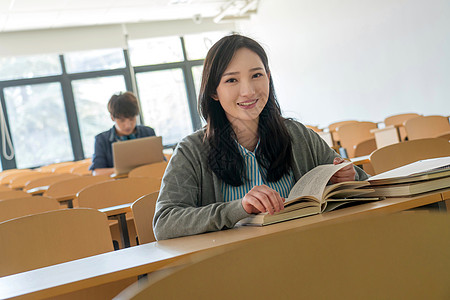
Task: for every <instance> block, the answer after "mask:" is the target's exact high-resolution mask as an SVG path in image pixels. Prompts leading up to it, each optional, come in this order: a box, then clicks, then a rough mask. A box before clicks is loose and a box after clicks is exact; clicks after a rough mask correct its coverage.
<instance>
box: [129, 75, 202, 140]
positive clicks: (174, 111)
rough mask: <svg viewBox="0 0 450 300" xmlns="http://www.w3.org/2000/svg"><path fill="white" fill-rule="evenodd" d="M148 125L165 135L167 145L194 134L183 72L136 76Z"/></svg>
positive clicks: (158, 133)
mask: <svg viewBox="0 0 450 300" xmlns="http://www.w3.org/2000/svg"><path fill="white" fill-rule="evenodd" d="M136 79H137V84H138V88H139V98H140V101H141V106H142V107H141V109H142V114H143V117H144V123H145V125H148V126H151V127H153V128H154V129H155V131H156V135H160V136H163V143H164V145H170V144H174V143H177V142H179V141H180V140H181V139H182V138H183V137H184V136H186V135H187V134H189V133H191V132H192V130H193V128H192V121H191V117H190V113H189V108H188V101H187V95H186V86H185V82H184V77H183V72H182V71H181V69H171V70H164V71H154V72H144V73H138V74H136Z"/></svg>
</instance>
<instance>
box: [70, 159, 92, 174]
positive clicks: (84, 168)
mask: <svg viewBox="0 0 450 300" xmlns="http://www.w3.org/2000/svg"><path fill="white" fill-rule="evenodd" d="M90 165H91V163H90V162H88V161H87V162H83V163H80V164H78V165H77V166H75V167H73V168H72V169H71V170H70V173H73V174H78V175H81V176H90V175H92V171H90V170H89V166H90Z"/></svg>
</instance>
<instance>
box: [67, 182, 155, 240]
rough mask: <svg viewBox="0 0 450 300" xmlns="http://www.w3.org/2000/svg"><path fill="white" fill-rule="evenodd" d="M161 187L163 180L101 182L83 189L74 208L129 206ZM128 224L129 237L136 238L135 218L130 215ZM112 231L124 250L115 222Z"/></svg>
mask: <svg viewBox="0 0 450 300" xmlns="http://www.w3.org/2000/svg"><path fill="white" fill-rule="evenodd" d="M160 185H161V179H159V178H148V177H145V178H144V177H139V178H125V179H118V180H112V181H105V182H100V183H97V184H94V185H90V186H88V187H86V188H84V189H82V190H81V191H80V192H79V193H78V195H77V198H76V199H75V200H74V206H78V207H90V208H97V209H101V208H107V207H112V206H117V205H121V204H129V203H133V202H134V201H136V199H138V198H140V197H142V196H144V195H147V194H150V193H153V192H156V191H159V188H160ZM127 223H128V224H127V227H128V235H129V236H131V237H133V236H136V232H135V225H134V221H133V217H132V215H131V214H128V213H127ZM111 231H112V234H113V239H114V240H117V241H120V242H119V246H120V247H121V248H123V247H124V246H125V245H122V243H121V238H120V234H119V227H118V226H116V222H115V221H114V226H113V227H112V228H111ZM131 242H132V245H134V244H135V243H134V240H132V241H131Z"/></svg>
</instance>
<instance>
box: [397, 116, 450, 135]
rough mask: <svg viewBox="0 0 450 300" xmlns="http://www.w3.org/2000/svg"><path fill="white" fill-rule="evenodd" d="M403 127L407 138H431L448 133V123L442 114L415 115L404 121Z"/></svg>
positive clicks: (449, 125)
mask: <svg viewBox="0 0 450 300" xmlns="http://www.w3.org/2000/svg"><path fill="white" fill-rule="evenodd" d="M405 129H406V133H407V135H408V139H409V140H417V139H423V138H433V137H437V136H439V135H441V134H445V133H449V132H450V123H449V122H448V118H447V117H443V116H425V117H417V118H413V119H409V120H408V121H406V122H405Z"/></svg>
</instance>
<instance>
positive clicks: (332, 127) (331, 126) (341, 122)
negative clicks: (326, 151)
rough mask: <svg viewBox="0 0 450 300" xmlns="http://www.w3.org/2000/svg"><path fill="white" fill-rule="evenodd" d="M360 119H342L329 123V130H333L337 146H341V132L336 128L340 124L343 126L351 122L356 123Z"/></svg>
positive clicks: (332, 134)
mask: <svg viewBox="0 0 450 300" xmlns="http://www.w3.org/2000/svg"><path fill="white" fill-rule="evenodd" d="M356 122H358V121H355V120H348V121H340V122H335V123H331V124H330V125H328V130H329V131H330V132H331V136H332V138H333V141H334V143H335V145H334V146H335V147H339V143H340V140H339V133H338V132H337V131H336V128H338V127H339V126H342V125H344V124H351V123H356Z"/></svg>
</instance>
